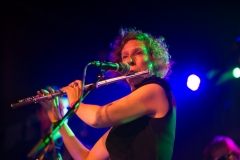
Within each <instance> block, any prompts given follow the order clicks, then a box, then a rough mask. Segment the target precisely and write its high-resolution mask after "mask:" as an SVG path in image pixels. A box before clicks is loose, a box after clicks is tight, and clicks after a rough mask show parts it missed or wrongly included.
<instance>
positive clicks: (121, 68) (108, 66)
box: [91, 61, 130, 75]
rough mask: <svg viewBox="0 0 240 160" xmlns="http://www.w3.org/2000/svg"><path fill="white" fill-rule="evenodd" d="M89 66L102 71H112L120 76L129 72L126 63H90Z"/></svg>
mask: <svg viewBox="0 0 240 160" xmlns="http://www.w3.org/2000/svg"><path fill="white" fill-rule="evenodd" d="M91 65H93V66H96V67H98V68H100V69H103V70H113V71H116V72H118V73H120V74H121V75H126V74H128V72H129V71H130V66H129V65H128V64H127V63H112V62H100V61H94V62H91Z"/></svg>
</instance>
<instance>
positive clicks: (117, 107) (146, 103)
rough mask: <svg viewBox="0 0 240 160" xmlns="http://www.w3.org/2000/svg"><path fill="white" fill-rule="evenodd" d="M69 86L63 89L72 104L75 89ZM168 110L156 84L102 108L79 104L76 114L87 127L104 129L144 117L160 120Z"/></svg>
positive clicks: (162, 90)
mask: <svg viewBox="0 0 240 160" xmlns="http://www.w3.org/2000/svg"><path fill="white" fill-rule="evenodd" d="M74 83H78V86H81V81H78V80H77V81H75V82H74ZM71 85H72V84H70V86H68V87H65V88H63V90H64V91H66V92H67V94H68V98H69V99H71V100H72V101H69V103H72V102H73V99H74V98H73V97H74V95H77V94H76V93H75V91H76V88H77V87H74V88H72V87H71ZM79 90H81V88H79ZM77 99H78V98H75V100H77ZM168 109H169V104H168V100H167V97H166V93H165V91H164V89H163V88H162V87H161V86H159V85H158V84H147V85H145V86H142V87H140V88H139V89H137V90H135V91H134V92H132V93H131V94H129V95H127V96H125V97H123V98H121V99H119V100H116V101H114V102H112V103H110V104H107V105H104V106H98V105H90V104H84V103H81V104H80V106H79V107H78V108H77V111H76V114H77V115H78V117H80V118H81V119H82V120H83V121H84V122H85V123H87V124H88V125H90V126H92V127H95V128H104V127H111V126H115V125H120V124H124V123H128V122H130V121H133V120H135V119H137V118H139V117H142V116H145V115H149V116H151V117H155V118H161V117H163V116H165V114H166V113H167V111H168Z"/></svg>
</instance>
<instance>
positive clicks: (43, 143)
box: [27, 83, 96, 159]
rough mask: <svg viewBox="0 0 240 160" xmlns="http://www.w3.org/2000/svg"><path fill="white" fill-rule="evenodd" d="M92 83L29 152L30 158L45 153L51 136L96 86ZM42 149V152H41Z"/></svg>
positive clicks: (38, 156)
mask: <svg viewBox="0 0 240 160" xmlns="http://www.w3.org/2000/svg"><path fill="white" fill-rule="evenodd" d="M95 84H96V83H95ZM95 84H92V85H91V86H89V87H88V88H87V90H86V91H85V92H84V95H83V96H82V98H81V100H80V99H79V100H78V101H77V102H76V103H75V104H74V105H73V107H72V108H70V109H69V110H68V112H67V113H66V114H65V115H64V117H63V118H62V119H61V120H60V121H59V122H57V124H54V128H53V130H52V133H48V134H47V135H46V136H45V137H44V138H42V139H41V140H40V141H39V142H38V143H37V144H36V145H35V146H34V148H33V149H32V150H31V151H30V152H29V153H28V155H27V156H28V157H29V158H30V157H31V158H36V157H37V159H39V158H40V157H41V156H42V154H43V153H44V150H45V148H46V147H47V146H48V144H49V143H50V142H51V138H52V137H53V136H54V135H55V134H56V133H57V131H58V130H59V128H60V127H61V126H62V125H63V124H64V122H65V121H66V120H67V119H68V118H69V117H71V116H72V115H73V114H74V111H75V109H77V108H78V107H79V105H80V103H81V102H82V101H83V100H84V99H85V97H86V96H87V95H88V94H89V93H90V92H91V91H92V90H94V89H95V88H96V85H95ZM40 151H41V152H40Z"/></svg>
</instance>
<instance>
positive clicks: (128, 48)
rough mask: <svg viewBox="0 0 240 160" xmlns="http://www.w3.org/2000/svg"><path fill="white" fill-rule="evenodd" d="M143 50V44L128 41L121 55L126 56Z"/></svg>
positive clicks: (136, 41) (137, 41)
mask: <svg viewBox="0 0 240 160" xmlns="http://www.w3.org/2000/svg"><path fill="white" fill-rule="evenodd" d="M145 48H146V46H145V44H144V42H142V41H139V40H130V41H128V42H127V43H126V44H125V45H124V46H123V49H122V52H121V54H128V53H131V52H133V51H136V50H144V49H145Z"/></svg>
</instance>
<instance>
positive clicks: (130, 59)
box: [128, 58, 135, 66]
mask: <svg viewBox="0 0 240 160" xmlns="http://www.w3.org/2000/svg"><path fill="white" fill-rule="evenodd" d="M128 64H129V65H130V66H132V65H134V64H135V63H134V61H133V59H132V58H129V60H128Z"/></svg>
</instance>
